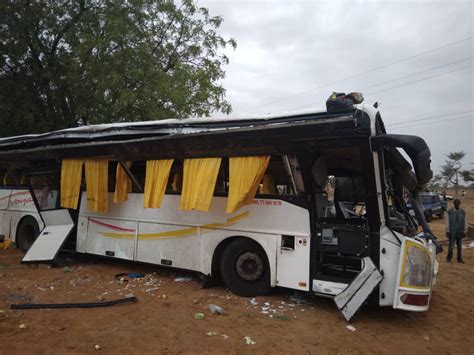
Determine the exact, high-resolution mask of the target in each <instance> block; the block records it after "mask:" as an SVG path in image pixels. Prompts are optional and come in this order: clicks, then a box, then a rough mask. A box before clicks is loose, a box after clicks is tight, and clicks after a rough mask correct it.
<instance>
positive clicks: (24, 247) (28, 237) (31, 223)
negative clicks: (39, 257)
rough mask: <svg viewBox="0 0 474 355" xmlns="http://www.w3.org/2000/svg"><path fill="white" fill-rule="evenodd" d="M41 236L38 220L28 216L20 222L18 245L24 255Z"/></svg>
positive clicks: (17, 235)
mask: <svg viewBox="0 0 474 355" xmlns="http://www.w3.org/2000/svg"><path fill="white" fill-rule="evenodd" d="M38 235H39V226H38V222H36V219H35V218H34V217H31V216H26V217H25V218H23V219H22V220H21V222H20V225H19V226H18V230H17V234H16V243H17V245H18V247H19V248H20V249H21V251H22V252H23V253H26V252H27V251H28V250H29V249H30V248H31V246H32V245H33V243H34V242H35V240H36V238H37V237H38Z"/></svg>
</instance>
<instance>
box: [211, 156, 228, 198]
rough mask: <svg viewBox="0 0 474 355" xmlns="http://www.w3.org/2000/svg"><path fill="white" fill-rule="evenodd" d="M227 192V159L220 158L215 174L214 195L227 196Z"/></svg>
mask: <svg viewBox="0 0 474 355" xmlns="http://www.w3.org/2000/svg"><path fill="white" fill-rule="evenodd" d="M228 192H229V159H228V158H222V161H221V165H220V167H219V173H218V174H217V181H216V188H215V189H214V196H227V194H228Z"/></svg>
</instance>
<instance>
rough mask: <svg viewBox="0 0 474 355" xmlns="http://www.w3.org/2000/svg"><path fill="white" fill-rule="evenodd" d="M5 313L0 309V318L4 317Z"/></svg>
mask: <svg viewBox="0 0 474 355" xmlns="http://www.w3.org/2000/svg"><path fill="white" fill-rule="evenodd" d="M5 315H6V313H5V311H4V310H3V309H0V318H2V317H5Z"/></svg>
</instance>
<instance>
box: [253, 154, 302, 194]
mask: <svg viewBox="0 0 474 355" xmlns="http://www.w3.org/2000/svg"><path fill="white" fill-rule="evenodd" d="M285 160H286V158H285V156H273V157H271V159H270V163H269V164H268V168H267V171H266V172H265V175H264V176H263V179H262V182H261V184H260V188H259V193H260V194H262V195H295V194H296V193H297V192H296V191H295V187H294V181H293V179H292V176H291V171H289V169H288V164H287V163H286V162H285Z"/></svg>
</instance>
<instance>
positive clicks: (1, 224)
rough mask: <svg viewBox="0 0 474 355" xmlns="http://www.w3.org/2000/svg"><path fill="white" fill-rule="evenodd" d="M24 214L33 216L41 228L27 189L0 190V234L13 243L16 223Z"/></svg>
mask: <svg viewBox="0 0 474 355" xmlns="http://www.w3.org/2000/svg"><path fill="white" fill-rule="evenodd" d="M25 216H32V217H34V218H35V219H36V222H38V226H39V228H40V230H42V229H43V227H44V225H43V221H42V220H41V218H40V216H39V213H38V212H37V210H36V206H35V204H34V202H33V199H32V197H31V194H30V192H29V190H6V189H5V190H0V234H3V235H4V236H5V237H7V238H10V239H11V240H12V242H14V243H15V242H16V231H17V228H18V223H19V222H20V221H21V219H22V218H23V217H25Z"/></svg>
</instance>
